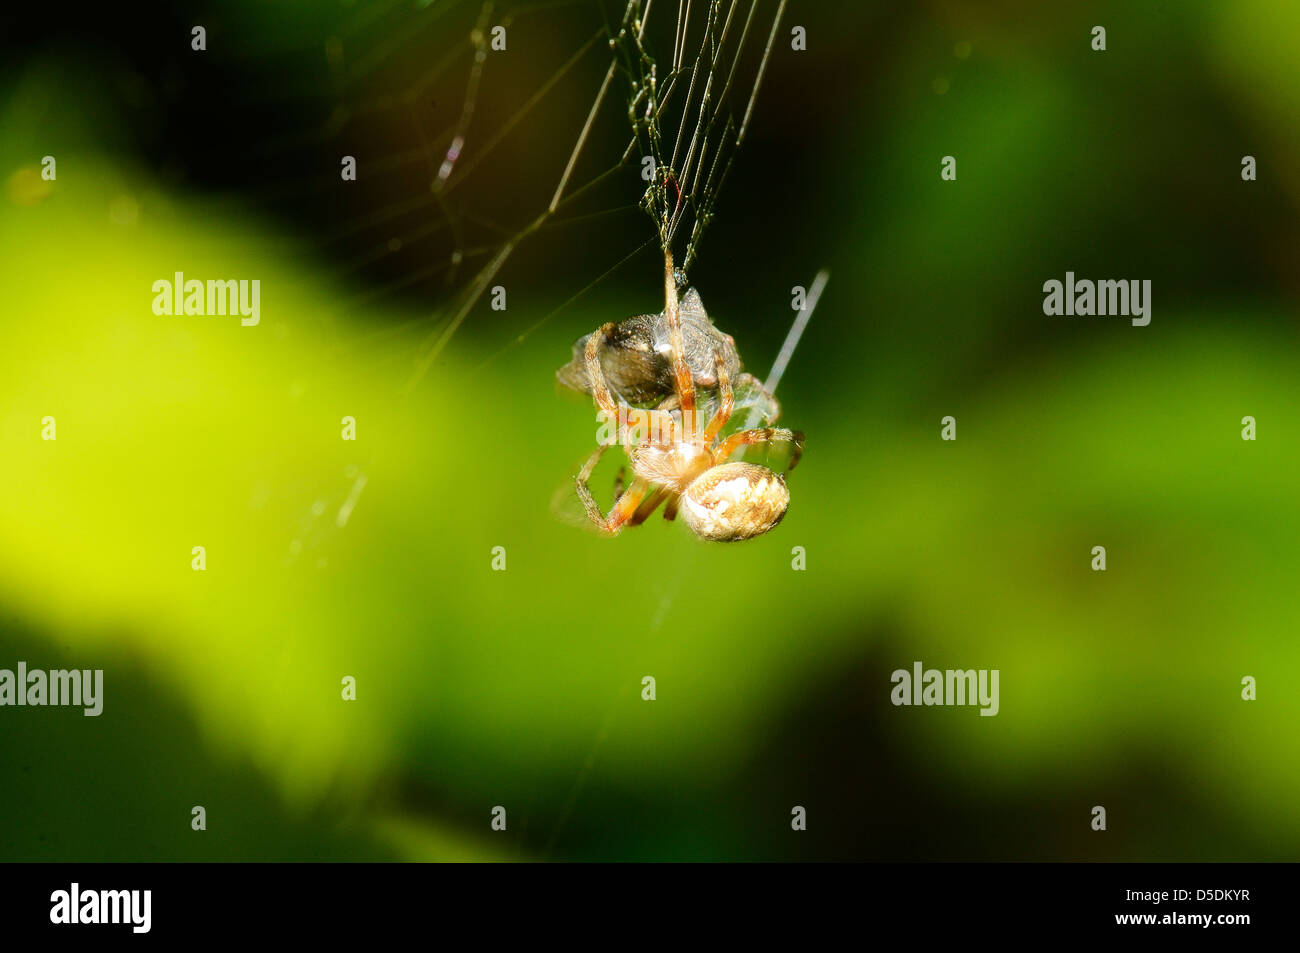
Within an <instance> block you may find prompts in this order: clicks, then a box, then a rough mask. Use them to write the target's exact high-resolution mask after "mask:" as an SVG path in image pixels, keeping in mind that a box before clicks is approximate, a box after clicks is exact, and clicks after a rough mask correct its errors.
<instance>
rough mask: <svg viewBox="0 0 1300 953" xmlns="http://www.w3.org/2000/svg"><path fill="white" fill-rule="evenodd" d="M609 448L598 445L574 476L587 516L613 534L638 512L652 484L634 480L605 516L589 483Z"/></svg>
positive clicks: (605, 445) (639, 478) (603, 530)
mask: <svg viewBox="0 0 1300 953" xmlns="http://www.w3.org/2000/svg"><path fill="white" fill-rule="evenodd" d="M608 449H609V445H608V444H601V445H600V446H598V447H597V448H596V449H595V452H593V453H592V455H591V456H590V457H588V458H587V462H586V463H584V464H583V465H582V469H581V470H579V471H578V475H577V476H575V477H574V478H573V482H574V485H575V486H576V487H577V488H578V499H580V500H582V505H583V507H584V508H585V509H586V511H587V517H588V518H589V519H590V520H591V521H592V522H593V523H595V524H596V526H598V527H599V528H600V529H601V531H602V532H606V533H609V534H610V535H611V536H612V535H614V534H615V533H617V532H618V531H619V530H620V529H622V528H623V524H624V523H626V522H627V521H628V520H629V519H631V518H632V516H633V515H634V514H635V513H636V510H637V507H638V506H640V505H641V500H642V499H644V498H645V495H646V491H647V490H649V488H650V484H649V483H648V482H647V481H646V480H643V479H642V478H641V477H637V478H636V479H635V480H634V481H633V482H632V485H631V486H630V487H628V488H627V490H626V491H625V492H624V493H622V494H621V495H620V496H619V498H618V499H617V500H616V501H615V503H614V508H613V509H611V510H610V511H609V516H608V517H605V516H603V515H602V514H601V512H600V504H599V503H597V502H596V498H595V497H594V496H592V495H591V487H590V486H589V485H588V484H589V483H590V481H591V474H592V472H593V471H594V470H595V469H596V464H598V463H599V462H600V458H601V457H603V456H604V455H605V451H606V450H608Z"/></svg>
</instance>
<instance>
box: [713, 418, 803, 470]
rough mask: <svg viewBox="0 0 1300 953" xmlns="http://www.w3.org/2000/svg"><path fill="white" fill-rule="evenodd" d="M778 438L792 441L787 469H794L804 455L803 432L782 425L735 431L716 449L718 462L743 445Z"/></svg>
mask: <svg viewBox="0 0 1300 953" xmlns="http://www.w3.org/2000/svg"><path fill="white" fill-rule="evenodd" d="M778 440H784V441H788V442H789V443H790V465H789V466H788V467H786V470H787V471H788V470H793V469H794V468H795V466H796V465H798V463H799V458H800V457H801V456H803V434H802V433H801V432H799V431H798V430H786V429H784V428H781V427H763V428H761V429H759V430H742V431H740V433H733V434H732V435H731V436H730V437H728V438H727V439H726V440H724V441H722V443H721V445H719V447H718V449H717V450H715V451H714V457H715V458H716V459H717V461H718V463H724V462H725V461H726V459H727V457H729V456H731V455H732V454H733V453H735V452H736V451H737V450H739V449H740V448H741V447H748V446H750V445H752V444H756V443H775V442H776V441H778Z"/></svg>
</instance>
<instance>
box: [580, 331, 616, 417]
mask: <svg viewBox="0 0 1300 953" xmlns="http://www.w3.org/2000/svg"><path fill="white" fill-rule="evenodd" d="M613 330H614V322H613V321H608V322H606V323H605V324H602V325H601V326H600V328H599V330H597V331H596V333H595V334H593V335H592V336H591V337H589V338H587V354H586V360H587V379H588V380H589V381H590V382H591V396H592V397H593V398H594V399H595V401H596V407H597V408H599V410H600V411H601V412H602V413H603V414H605V415H606V416H607V417H609V419H610V420H611V421H617V420H618V406H617V405H616V404H615V403H614V398H612V397H610V396H609V387H608V385H606V383H605V372H604V371H603V370H601V368H600V346H601V345H602V344H604V343H605V338H607V337H608V336H609V333H610V332H611V331H613Z"/></svg>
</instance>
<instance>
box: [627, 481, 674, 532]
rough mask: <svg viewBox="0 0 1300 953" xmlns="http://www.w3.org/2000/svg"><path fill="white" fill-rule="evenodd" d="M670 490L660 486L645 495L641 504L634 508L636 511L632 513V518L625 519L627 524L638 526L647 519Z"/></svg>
mask: <svg viewBox="0 0 1300 953" xmlns="http://www.w3.org/2000/svg"><path fill="white" fill-rule="evenodd" d="M670 492H672V491H670V490H669V489H668V488H667V487H666V486H661V487H659V489H657V490H655V491H654V492H653V493H651V494H650V495H649V496H647V497H646V498H645V500H644V501H643V502H642V503H641V505H640V506H638V507H637V508H636V512H635V513H633V514H632V518H631V519H629V520H628V521H627V525H628V526H640V525H641V524H642V523H644V522H645V521H646V520H648V519H649V518H650V516H651V515H652V514H653V513H654V511H655V510H657V509H659V504H660V503H662V502H663V501H664V499H665V498H666V497H667V496H668V495H669V493H670Z"/></svg>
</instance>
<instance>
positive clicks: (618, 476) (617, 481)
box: [614, 467, 627, 503]
mask: <svg viewBox="0 0 1300 953" xmlns="http://www.w3.org/2000/svg"><path fill="white" fill-rule="evenodd" d="M626 473H627V467H619V468H618V472H617V473H615V474H614V502H616V503H617V502H618V498H619V497H620V496H622V495H623V476H624V474H626Z"/></svg>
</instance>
